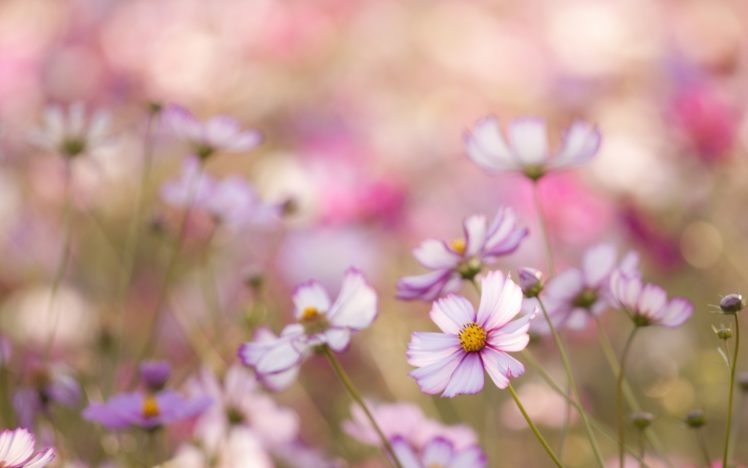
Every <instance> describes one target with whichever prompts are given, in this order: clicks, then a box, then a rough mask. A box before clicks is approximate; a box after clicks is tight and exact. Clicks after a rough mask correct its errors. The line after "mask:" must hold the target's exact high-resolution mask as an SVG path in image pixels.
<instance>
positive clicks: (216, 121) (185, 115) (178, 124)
mask: <svg viewBox="0 0 748 468" xmlns="http://www.w3.org/2000/svg"><path fill="white" fill-rule="evenodd" d="M161 118H162V122H163V123H164V126H165V128H166V129H167V130H169V131H170V132H171V133H172V134H173V135H174V136H175V137H177V138H179V139H181V140H182V141H184V142H185V143H187V144H188V145H189V147H190V150H191V152H192V153H193V154H195V155H197V156H198V157H199V158H200V159H201V160H205V159H207V158H209V157H210V156H212V155H213V154H214V153H216V152H218V151H226V152H232V153H240V152H243V151H249V150H251V149H252V148H254V147H256V146H257V145H259V144H260V142H261V141H262V136H261V135H260V132H258V131H257V130H243V129H242V128H241V126H240V125H239V122H237V121H236V120H235V119H234V118H232V117H229V116H226V115H218V116H215V117H211V118H209V119H208V120H206V121H205V122H202V121H200V120H199V119H198V118H197V117H195V115H193V114H192V113H191V112H190V111H188V110H187V109H185V108H184V107H181V106H177V105H170V106H167V107H166V108H165V109H164V110H163V112H162V114H161Z"/></svg>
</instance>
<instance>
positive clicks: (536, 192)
mask: <svg viewBox="0 0 748 468" xmlns="http://www.w3.org/2000/svg"><path fill="white" fill-rule="evenodd" d="M532 196H533V200H534V201H535V210H536V211H537V212H538V220H539V221H540V230H541V231H542V233H543V240H544V241H545V251H546V255H547V259H548V275H552V274H553V245H552V244H551V236H550V233H549V231H548V223H547V221H546V219H545V214H544V213H543V204H542V203H541V200H540V189H539V182H538V181H535V182H533V184H532Z"/></svg>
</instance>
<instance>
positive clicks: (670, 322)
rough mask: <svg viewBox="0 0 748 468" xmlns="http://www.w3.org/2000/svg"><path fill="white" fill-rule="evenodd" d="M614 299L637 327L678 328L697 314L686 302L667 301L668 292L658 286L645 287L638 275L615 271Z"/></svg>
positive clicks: (682, 300) (677, 300) (613, 282)
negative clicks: (658, 326) (694, 313)
mask: <svg viewBox="0 0 748 468" xmlns="http://www.w3.org/2000/svg"><path fill="white" fill-rule="evenodd" d="M610 287H611V291H612V293H613V298H614V299H615V301H616V304H617V305H618V307H620V308H621V309H622V310H623V311H624V312H626V314H628V316H629V317H630V318H631V320H632V321H633V322H634V325H636V326H637V327H644V326H648V325H660V326H663V327H668V328H675V327H678V326H680V325H682V324H683V323H684V322H685V321H686V320H688V318H689V317H691V314H692V313H693V306H692V305H691V303H690V302H688V301H687V300H686V299H684V298H681V297H676V298H673V299H671V300H670V301H668V300H667V293H666V292H665V290H664V289H662V288H661V287H659V286H657V285H655V284H650V283H647V284H644V283H642V281H641V278H639V277H638V276H630V275H626V274H624V273H622V272H620V271H615V272H614V273H613V274H612V275H611V278H610Z"/></svg>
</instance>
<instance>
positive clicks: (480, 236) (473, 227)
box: [463, 215, 488, 258]
mask: <svg viewBox="0 0 748 468" xmlns="http://www.w3.org/2000/svg"><path fill="white" fill-rule="evenodd" d="M463 230H464V232H465V257H468V258H469V257H472V256H474V255H477V254H478V253H479V252H480V251H481V250H483V246H484V245H485V243H486V235H487V234H488V224H487V221H486V217H485V216H483V215H472V216H470V217H469V218H467V219H466V220H465V222H464V223H463Z"/></svg>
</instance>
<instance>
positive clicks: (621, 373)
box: [616, 326, 639, 468]
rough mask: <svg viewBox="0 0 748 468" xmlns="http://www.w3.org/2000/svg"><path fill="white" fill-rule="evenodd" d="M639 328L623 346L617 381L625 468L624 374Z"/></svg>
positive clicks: (621, 454) (620, 449)
mask: <svg viewBox="0 0 748 468" xmlns="http://www.w3.org/2000/svg"><path fill="white" fill-rule="evenodd" d="M637 330H639V327H637V326H635V327H634V328H633V329H632V330H631V333H630V334H629V337H628V339H627V340H626V345H625V346H624V347H623V353H622V354H621V366H620V368H619V369H618V379H617V382H616V408H617V413H618V460H619V462H620V467H621V468H623V466H624V464H623V462H624V453H625V451H624V447H626V441H625V438H626V425H625V419H626V418H625V417H624V414H623V413H624V408H623V406H624V405H623V378H624V374H625V373H626V358H628V355H629V350H630V349H631V343H632V342H633V341H634V337H635V336H636V332H637Z"/></svg>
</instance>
